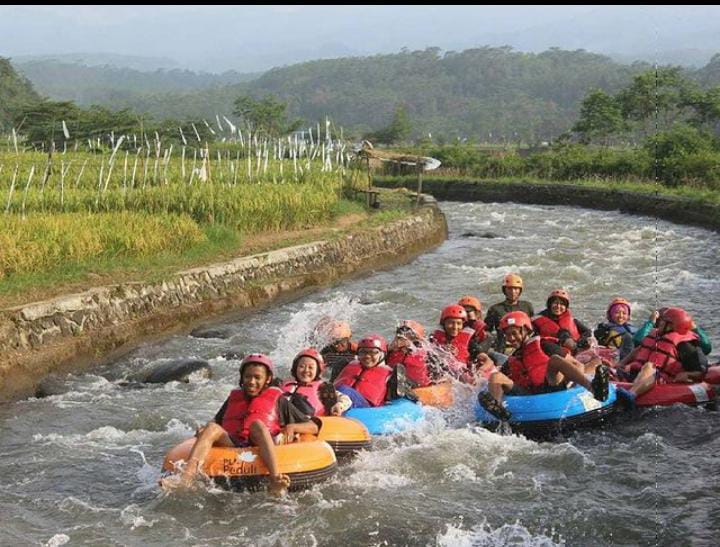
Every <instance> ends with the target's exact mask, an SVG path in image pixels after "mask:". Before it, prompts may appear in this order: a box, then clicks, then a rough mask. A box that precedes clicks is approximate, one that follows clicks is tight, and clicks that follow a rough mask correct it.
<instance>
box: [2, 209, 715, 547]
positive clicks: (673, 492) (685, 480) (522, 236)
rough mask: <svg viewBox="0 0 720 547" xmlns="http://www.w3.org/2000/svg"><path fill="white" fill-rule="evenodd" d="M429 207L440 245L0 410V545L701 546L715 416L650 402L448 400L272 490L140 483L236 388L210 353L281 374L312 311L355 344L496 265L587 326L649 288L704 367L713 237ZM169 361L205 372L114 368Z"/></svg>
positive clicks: (639, 310)
mask: <svg viewBox="0 0 720 547" xmlns="http://www.w3.org/2000/svg"><path fill="white" fill-rule="evenodd" d="M441 205H442V208H443V210H444V211H445V213H446V214H447V216H448V222H449V226H450V238H449V240H448V241H446V242H445V243H444V244H443V245H442V246H440V247H439V248H437V249H436V250H434V251H432V252H429V253H426V254H424V255H422V256H420V257H419V258H417V259H416V260H414V261H413V262H411V263H409V264H407V265H404V266H401V267H398V268H394V269H392V270H387V271H382V272H377V273H374V274H372V275H368V276H365V277H363V278H361V279H356V280H351V281H347V282H344V283H341V284H338V285H336V286H334V287H332V288H328V289H324V290H321V291H318V292H315V293H313V294H311V295H309V296H305V297H303V298H301V299H299V300H296V301H294V302H291V303H288V304H284V305H277V306H273V307H270V308H267V309H265V310H262V311H258V312H255V313H253V314H250V315H245V316H243V317H241V318H235V319H233V320H225V321H224V322H223V323H222V326H223V328H225V329H227V330H229V332H230V334H231V337H230V338H228V339H217V338H216V339H202V338H194V337H191V336H185V335H182V336H180V335H178V336H172V337H167V338H164V339H162V340H160V341H157V342H154V343H151V344H146V345H143V346H141V347H139V348H137V349H136V350H134V351H133V352H132V353H130V354H128V355H126V356H124V357H123V358H121V359H118V360H117V361H116V362H114V363H113V364H112V365H111V366H108V367H103V368H98V369H96V370H93V371H92V372H91V373H87V374H80V375H74V376H73V375H71V376H68V377H67V380H66V384H67V385H66V390H67V391H66V392H65V393H63V394H61V395H54V396H51V397H48V398H44V399H29V400H25V401H21V402H17V403H13V404H8V405H4V406H2V407H0V422H1V423H2V432H3V434H2V438H1V439H0V464H1V466H0V468H1V469H2V470H3V471H2V475H1V476H0V511H1V512H2V515H3V526H2V527H0V545H33V544H34V545H51V546H59V545H133V546H134V545H137V546H140V545H142V546H146V545H286V544H290V545H307V546H312V545H448V546H456V545H508V544H511V545H583V546H585V545H717V544H718V537H720V457H719V456H718V454H720V414H718V413H717V412H712V411H708V410H705V409H702V408H690V407H680V406H676V407H668V408H662V409H651V410H648V411H645V412H642V413H637V414H635V415H627V416H625V417H624V418H623V419H620V420H616V421H615V422H613V423H612V424H611V426H609V427H606V428H604V429H598V430H590V431H583V432H580V433H577V434H575V435H573V436H570V437H568V438H567V439H565V440H559V441H556V442H540V443H539V442H534V441H530V440H527V439H525V438H524V437H519V436H512V435H509V436H508V435H506V436H502V435H498V434H495V433H491V432H488V431H486V430H484V429H482V428H480V427H478V426H477V425H476V424H475V423H474V421H473V412H472V398H468V399H467V400H464V401H461V402H460V404H458V406H457V407H456V408H455V409H453V410H452V411H449V412H441V411H437V410H433V411H431V413H430V416H429V418H428V420H426V421H425V422H423V423H421V424H419V425H418V426H417V427H416V428H414V429H411V430H410V431H407V432H405V433H402V434H398V435H395V436H391V437H387V438H381V439H378V440H376V442H375V444H374V446H373V448H372V449H371V450H369V451H365V452H362V453H361V454H360V455H359V457H357V458H356V459H355V460H354V461H352V462H351V463H348V464H345V465H343V466H341V467H340V469H339V472H338V474H337V475H336V476H335V477H334V478H332V479H331V480H329V481H327V482H325V483H322V484H320V485H317V486H315V487H314V488H312V489H310V490H307V491H304V492H299V493H294V494H290V495H289V496H288V497H287V498H284V499H282V500H279V501H278V500H274V499H272V498H270V497H269V496H268V495H267V494H265V493H258V494H248V493H233V492H227V491H224V490H221V489H218V488H215V487H211V486H207V485H205V486H201V487H200V488H198V489H196V490H193V491H189V492H183V493H171V494H165V493H162V492H160V490H159V489H158V487H157V480H158V478H159V474H160V467H161V465H162V459H163V456H164V454H165V452H166V451H167V450H168V449H169V448H170V447H172V446H173V445H175V444H177V443H178V442H179V441H181V440H182V439H184V438H187V437H188V436H190V435H192V433H193V431H194V429H195V427H196V426H197V425H200V424H201V423H204V422H206V421H207V420H209V419H210V418H211V417H212V416H213V415H214V413H215V412H216V411H217V409H218V408H219V406H220V404H221V403H222V402H223V401H224V399H225V397H226V396H227V394H228V392H229V391H230V389H232V388H233V387H234V386H235V385H236V383H237V368H238V362H237V361H234V360H225V359H223V358H221V357H219V356H220V355H221V354H222V353H223V352H224V351H225V350H227V349H228V348H229V347H238V346H239V347H243V348H246V349H247V351H248V352H250V351H262V352H268V353H270V355H271V357H272V358H273V359H274V360H275V362H276V363H278V364H279V365H280V366H279V368H280V370H281V371H282V372H283V373H287V370H288V365H289V362H290V360H291V358H292V356H293V355H294V353H295V352H296V351H297V350H298V349H299V348H301V347H302V346H303V345H304V344H305V343H306V340H307V338H308V336H309V335H310V333H311V330H312V327H313V326H314V325H315V323H316V322H317V321H318V319H319V318H320V317H322V316H324V315H333V316H336V317H338V318H344V319H347V320H349V321H350V322H351V324H352V326H353V331H354V333H355V334H356V336H360V335H362V334H366V333H369V332H380V333H382V334H384V335H385V336H391V334H392V332H393V331H394V327H395V326H396V324H397V323H398V322H399V321H400V320H402V319H405V318H412V319H417V320H420V321H421V322H423V324H424V325H425V326H426V328H428V329H429V330H431V329H432V328H434V325H435V324H436V322H437V319H438V316H439V312H440V309H441V308H442V307H443V306H444V305H446V304H448V303H452V302H455V301H457V299H458V298H459V297H460V296H462V295H464V294H474V295H477V296H478V297H479V298H480V299H481V301H482V302H483V304H484V305H485V306H486V307H487V306H488V305H489V304H492V303H495V302H498V301H500V300H502V295H501V292H500V284H501V280H502V277H503V275H504V274H505V273H507V272H510V271H515V272H519V273H520V274H521V275H522V277H523V279H524V280H525V285H526V290H525V292H524V293H523V298H525V299H528V300H530V301H531V302H533V304H534V306H535V310H536V312H538V311H540V310H541V309H543V308H544V301H545V298H546V296H547V294H548V293H549V292H550V291H551V290H552V289H554V288H557V287H565V288H567V289H568V290H569V291H570V294H571V296H572V302H571V308H572V310H573V312H574V314H575V316H576V317H578V318H579V319H581V320H582V321H584V322H585V323H586V324H588V325H590V326H591V327H594V326H595V325H596V324H597V323H598V322H599V321H601V320H602V319H603V315H604V311H605V308H606V306H607V303H608V302H609V301H610V300H611V298H612V297H614V296H616V295H622V296H624V297H626V298H627V299H628V300H630V301H631V302H632V303H633V322H634V323H635V324H637V325H640V324H641V323H642V322H643V321H644V320H645V318H646V317H647V316H648V314H649V313H650V311H651V310H652V309H653V308H654V307H655V305H656V298H657V302H659V304H660V306H663V305H682V306H684V307H685V308H686V309H688V310H689V311H690V312H691V313H692V314H693V316H694V317H695V318H696V321H697V323H698V324H699V325H700V326H702V327H703V328H705V330H706V331H708V333H709V334H710V336H711V339H713V341H714V342H715V345H716V348H715V349H714V354H713V356H712V360H713V361H717V360H718V355H719V354H718V350H717V347H718V346H720V339H719V338H718V334H719V333H720V316H719V315H718V314H717V310H718V309H720V278H719V277H718V275H717V271H718V266H719V265H720V260H719V258H720V256H719V251H718V249H719V248H720V236H718V234H715V233H713V232H709V231H706V230H703V229H699V228H692V227H686V226H680V225H675V224H670V223H667V222H660V223H659V225H658V230H657V232H656V228H655V220H654V219H652V218H647V217H633V216H629V215H623V214H620V213H617V212H598V211H590V210H585V209H579V208H570V207H544V206H528V205H518V204H512V203H506V204H492V203H491V204H480V203H464V204H461V203H450V202H446V203H442V204H441ZM471 233H472V234H475V235H471ZM481 235H485V236H487V235H495V236H497V237H492V238H490V237H478V236H481ZM656 251H657V262H656ZM177 357H199V358H203V359H207V360H209V361H210V364H211V366H212V369H213V373H214V376H213V378H212V379H210V380H204V379H198V380H196V381H193V382H191V383H189V384H182V383H177V382H171V383H169V384H165V385H152V386H148V387H145V388H142V389H130V388H128V387H123V386H122V385H121V382H119V381H118V380H117V379H118V378H121V377H122V376H124V375H129V374H130V373H131V371H133V370H135V369H137V368H138V367H142V366H145V365H147V364H148V363H150V362H153V361H162V360H164V359H169V358H177Z"/></svg>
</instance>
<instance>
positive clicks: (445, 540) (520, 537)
mask: <svg viewBox="0 0 720 547" xmlns="http://www.w3.org/2000/svg"><path fill="white" fill-rule="evenodd" d="M435 545H438V546H441V547H477V546H483V547H485V546H487V547H491V546H496V545H498V546H499V545H522V546H528V547H549V546H558V545H565V542H564V541H562V540H561V541H560V542H555V541H553V539H552V538H550V537H548V536H546V535H533V534H531V533H530V531H529V530H528V529H527V528H525V527H524V526H522V525H521V524H520V523H519V522H516V523H515V524H504V525H503V526H501V527H499V528H492V527H491V526H490V525H489V524H487V523H482V524H479V525H477V526H473V528H471V529H470V530H465V529H463V528H462V526H455V525H453V524H448V525H447V530H446V531H445V532H440V533H438V534H437V536H436V538H435Z"/></svg>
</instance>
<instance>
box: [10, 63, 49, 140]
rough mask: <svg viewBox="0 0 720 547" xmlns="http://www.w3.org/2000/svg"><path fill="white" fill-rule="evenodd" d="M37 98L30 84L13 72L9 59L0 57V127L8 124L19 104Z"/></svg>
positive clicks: (33, 100)
mask: <svg viewBox="0 0 720 547" xmlns="http://www.w3.org/2000/svg"><path fill="white" fill-rule="evenodd" d="M39 98H40V97H39V95H38V94H37V93H36V92H35V90H34V89H33V87H32V84H31V83H30V82H29V81H28V80H27V79H25V78H23V77H22V76H21V75H19V74H18V73H17V72H15V69H14V68H13V66H12V65H11V64H10V60H9V59H5V58H4V57H0V128H8V127H9V126H10V122H11V118H12V115H13V113H14V112H15V111H16V110H17V109H18V108H19V107H20V106H21V105H23V104H26V103H30V102H35V101H37V100H38V99H39Z"/></svg>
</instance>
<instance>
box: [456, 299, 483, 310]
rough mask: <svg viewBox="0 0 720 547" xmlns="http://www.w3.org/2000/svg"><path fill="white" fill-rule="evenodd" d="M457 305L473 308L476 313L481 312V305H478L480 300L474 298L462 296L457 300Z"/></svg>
mask: <svg viewBox="0 0 720 547" xmlns="http://www.w3.org/2000/svg"><path fill="white" fill-rule="evenodd" d="M458 305H460V306H463V307H470V308H475V309H476V310H477V312H478V313H480V312H482V304H481V303H480V300H478V299H477V298H475V297H474V296H469V295H468V296H463V297H462V298H461V299H460V300H458Z"/></svg>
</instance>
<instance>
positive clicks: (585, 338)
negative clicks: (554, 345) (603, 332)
mask: <svg viewBox="0 0 720 547" xmlns="http://www.w3.org/2000/svg"><path fill="white" fill-rule="evenodd" d="M546 305H547V308H546V309H544V310H543V311H541V312H540V315H538V316H537V317H535V318H534V319H533V321H532V323H533V326H534V327H535V332H536V333H537V334H538V335H539V336H540V337H541V338H548V339H551V340H553V341H555V340H557V342H558V343H559V344H560V345H561V346H562V347H563V348H565V350H566V353H569V354H573V355H574V354H575V353H576V351H577V349H578V348H580V349H584V348H589V347H590V342H589V339H590V337H591V336H592V331H591V330H590V329H589V328H588V327H587V326H586V325H585V324H583V323H582V322H580V321H578V320H577V319H575V318H574V317H573V315H572V312H571V311H570V294H569V293H568V292H567V291H566V290H565V289H555V290H554V291H553V292H551V293H550V296H548V299H547V302H546Z"/></svg>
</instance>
